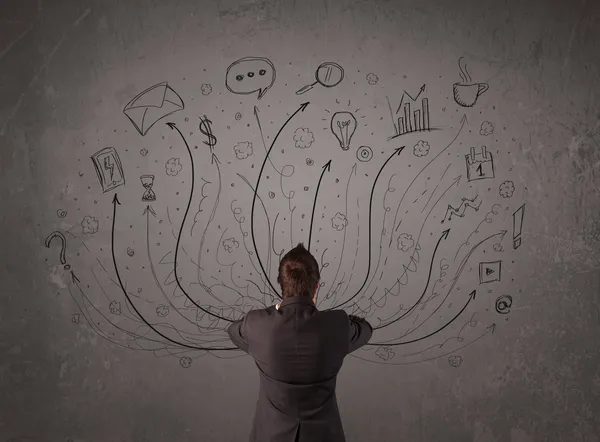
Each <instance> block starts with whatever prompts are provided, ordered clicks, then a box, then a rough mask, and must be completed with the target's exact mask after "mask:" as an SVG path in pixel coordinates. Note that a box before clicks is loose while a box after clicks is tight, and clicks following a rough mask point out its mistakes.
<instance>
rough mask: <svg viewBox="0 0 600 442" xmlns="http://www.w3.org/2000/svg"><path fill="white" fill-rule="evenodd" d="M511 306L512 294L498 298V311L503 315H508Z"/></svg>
mask: <svg viewBox="0 0 600 442" xmlns="http://www.w3.org/2000/svg"><path fill="white" fill-rule="evenodd" d="M511 306H512V296H510V295H502V296H500V297H499V298H498V299H496V311H497V312H498V313H500V314H501V315H506V314H508V313H510V308H511Z"/></svg>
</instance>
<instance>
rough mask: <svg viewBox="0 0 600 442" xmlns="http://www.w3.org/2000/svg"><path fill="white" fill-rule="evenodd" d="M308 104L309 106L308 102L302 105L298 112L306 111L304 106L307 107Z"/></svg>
mask: <svg viewBox="0 0 600 442" xmlns="http://www.w3.org/2000/svg"><path fill="white" fill-rule="evenodd" d="M309 104H310V101H307V102H306V103H302V104H301V105H300V110H301V111H302V112H304V109H306V106H308V105H309Z"/></svg>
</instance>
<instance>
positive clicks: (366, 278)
mask: <svg viewBox="0 0 600 442" xmlns="http://www.w3.org/2000/svg"><path fill="white" fill-rule="evenodd" d="M405 147H406V146H402V147H398V148H396V149H394V152H393V153H392V154H391V155H390V156H389V157H388V159H387V160H385V163H383V166H381V168H380V169H379V172H378V173H377V176H376V177H375V181H373V187H371V196H370V198H369V241H368V242H369V245H368V248H369V260H368V265H367V274H366V275H365V279H364V281H363V283H362V285H361V286H360V288H359V289H358V290H357V291H356V293H355V294H354V295H353V296H352V297H351V298H348V299H347V300H346V301H344V302H342V303H341V304H338V305H337V306H335V307H331V308H330V309H328V310H331V309H336V308H340V307H341V306H342V305H344V304H347V303H349V302H350V301H352V300H353V299H354V298H356V297H357V296H358V294H359V293H360V291H361V290H362V289H363V287H364V286H365V284H366V283H367V281H368V280H369V274H370V273H371V218H372V216H371V215H372V212H373V194H374V193H375V186H376V185H377V180H379V177H380V176H381V172H383V169H384V168H385V166H387V164H388V163H389V162H390V161H391V159H392V158H394V157H395V156H400V154H401V153H402V151H403V150H404V148H405Z"/></svg>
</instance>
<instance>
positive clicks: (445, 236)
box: [442, 229, 450, 239]
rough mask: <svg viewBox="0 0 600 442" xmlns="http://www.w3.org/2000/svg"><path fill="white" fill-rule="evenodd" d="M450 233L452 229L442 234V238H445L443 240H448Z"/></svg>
mask: <svg viewBox="0 0 600 442" xmlns="http://www.w3.org/2000/svg"><path fill="white" fill-rule="evenodd" d="M449 233H450V229H448V230H444V231H443V232H442V238H443V239H446V238H448V234H449Z"/></svg>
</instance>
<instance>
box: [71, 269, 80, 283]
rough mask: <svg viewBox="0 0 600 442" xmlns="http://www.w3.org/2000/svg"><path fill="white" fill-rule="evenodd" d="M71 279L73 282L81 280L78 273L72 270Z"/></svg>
mask: <svg viewBox="0 0 600 442" xmlns="http://www.w3.org/2000/svg"><path fill="white" fill-rule="evenodd" d="M71 280H72V281H73V284H75V283H76V282H81V281H80V280H79V278H78V277H77V275H76V274H75V273H74V272H73V271H72V270H71Z"/></svg>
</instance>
